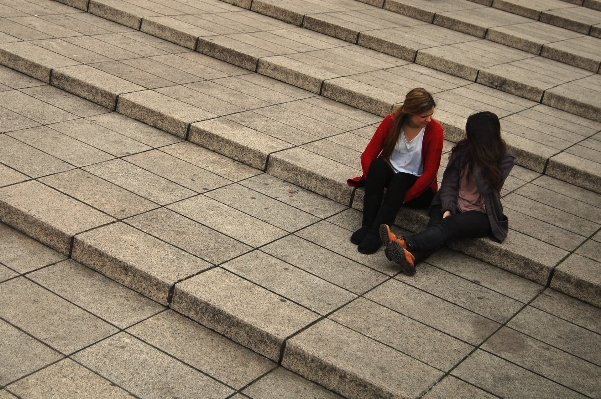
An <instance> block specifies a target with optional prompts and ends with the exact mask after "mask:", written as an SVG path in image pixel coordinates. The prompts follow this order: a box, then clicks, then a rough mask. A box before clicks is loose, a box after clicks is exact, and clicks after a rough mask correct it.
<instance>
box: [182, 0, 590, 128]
mask: <svg viewBox="0 0 601 399" xmlns="http://www.w3.org/2000/svg"><path fill="white" fill-rule="evenodd" d="M557 1H558V2H559V0H557ZM228 2H229V1H228ZM381 3H382V2H381V1H376V2H375V5H379V6H382V4H381ZM409 3H411V6H407V4H405V3H403V4H399V3H397V2H394V1H391V2H387V3H386V5H385V6H384V7H385V10H379V9H374V8H371V7H370V6H366V5H364V4H363V3H360V2H356V1H347V2H340V1H338V0H331V1H326V2H320V5H319V6H318V7H317V6H316V5H315V4H314V3H312V2H309V1H300V2H298V1H275V0H259V1H255V2H253V3H252V8H251V9H252V10H253V11H256V12H258V13H261V14H265V15H269V16H271V17H274V18H277V19H280V20H282V21H286V22H288V23H293V24H296V25H298V26H303V27H305V28H308V29H311V30H315V31H318V32H320V33H324V34H326V35H330V36H333V37H337V38H340V39H342V40H346V41H349V42H351V43H357V44H359V45H361V46H364V47H367V48H371V49H374V50H376V51H379V52H383V53H386V54H391V55H393V56H395V57H400V58H402V59H405V60H408V61H412V62H416V63H418V64H421V65H426V66H428V67H430V68H434V69H437V70H441V71H443V72H446V73H450V74H453V75H456V76H460V77H463V78H466V79H469V80H475V81H477V82H479V83H482V84H485V85H488V86H492V87H495V88H498V89H500V90H504V91H507V92H510V93H513V94H516V95H519V96H522V97H525V98H529V99H532V100H534V101H542V102H544V100H543V96H544V94H545V93H546V90H548V89H552V88H553V87H554V86H549V85H548V84H546V83H544V80H545V79H544V78H542V79H541V76H537V72H538V71H539V70H540V69H541V68H543V69H556V70H555V71H554V73H553V77H552V78H551V79H552V80H554V83H555V85H557V83H560V84H561V83H567V82H570V81H573V80H579V79H582V78H584V77H585V76H591V77H592V78H590V79H588V80H592V81H598V79H599V76H596V75H595V74H596V73H597V72H598V71H599V66H600V64H601V63H600V61H601V52H600V50H599V49H600V48H601V46H600V44H601V42H599V40H598V39H597V38H592V37H588V36H583V35H577V34H574V33H573V32H570V31H566V30H562V29H559V28H553V27H548V25H545V24H542V23H533V22H531V21H529V20H528V19H526V18H523V17H519V16H515V15H512V14H508V13H505V12H503V11H499V10H497V9H493V8H490V7H485V6H481V5H477V4H474V3H473V2H470V1H467V0H456V1H455V2H451V3H450V4H445V5H446V6H449V7H448V8H449V9H451V10H454V11H452V12H442V13H441V9H440V8H436V7H441V8H442V9H443V10H445V8H444V6H441V5H439V4H431V3H424V2H421V1H409ZM236 4H239V3H236ZM561 4H565V3H561ZM239 5H243V4H239ZM249 6H250V5H249ZM416 7H422V8H426V9H425V10H423V9H417V8H416ZM412 10H413V11H415V10H418V11H420V12H421V11H423V12H425V15H422V14H421V13H420V12H417V13H415V12H413V11H412ZM433 10H438V13H435V12H434V11H433ZM391 11H392V12H399V13H401V14H405V15H408V16H409V17H411V18H414V19H411V18H405V19H400V18H399V17H398V16H395V15H394V13H393V14H392V15H391V14H390V12H391ZM366 16H368V17H366ZM175 18H176V19H177V17H175ZM422 20H425V21H426V22H421V23H420V21H422ZM430 24H434V26H433V25H430ZM537 24H539V25H537ZM540 25H542V26H540ZM447 28H448V29H451V30H453V31H455V32H463V33H465V34H458V33H453V32H449V31H448V29H447ZM416 29H419V30H420V32H422V33H421V35H420V36H417V39H416V37H415V36H414V37H412V35H413V32H415V30H416ZM470 36H475V37H478V38H481V39H474V38H473V37H470ZM535 36H536V37H535ZM484 38H486V39H484ZM490 41H493V42H496V43H501V44H502V45H494V44H492V43H490ZM508 47H512V48H516V49H519V50H523V51H515V50H511V49H509V48H508ZM533 54H534V55H535V57H533V56H532V55H533ZM538 55H541V56H542V57H543V58H546V59H552V60H556V61H559V62H561V63H566V64H569V65H573V66H576V67H578V68H582V69H584V70H586V71H589V72H592V73H589V74H586V73H585V74H584V75H580V74H581V73H583V72H584V71H582V70H580V71H579V69H578V68H577V69H571V68H563V67H561V66H560V65H555V66H554V63H548V64H547V65H545V66H543V65H540V63H541V62H543V63H544V61H540V60H539V59H538V58H539V57H537V56H538ZM558 74H559V75H562V77H559V76H558ZM562 79H566V80H565V81H563V80H562ZM597 84H598V82H597V83H593V85H597ZM518 87H519V88H518ZM535 88H536V89H535ZM533 89H534V91H533ZM551 92H552V91H551ZM551 92H549V93H551ZM535 93H536V94H535ZM549 95H552V94H549ZM560 108H562V107H561V106H560ZM562 109H566V108H562ZM579 115H583V116H586V114H584V113H580V114H579ZM586 117H592V118H596V117H595V116H592V113H591V114H589V116H586Z"/></svg>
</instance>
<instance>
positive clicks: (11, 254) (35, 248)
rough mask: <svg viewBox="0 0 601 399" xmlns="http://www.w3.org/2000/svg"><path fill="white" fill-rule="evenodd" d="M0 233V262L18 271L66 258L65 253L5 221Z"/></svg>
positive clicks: (0, 225)
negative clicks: (43, 243) (0, 236)
mask: <svg viewBox="0 0 601 399" xmlns="http://www.w3.org/2000/svg"><path fill="white" fill-rule="evenodd" d="M0 234H1V235H2V241H1V242H0V262H1V263H2V264H4V265H5V266H8V267H10V268H11V269H12V270H14V271H16V272H18V273H27V272H30V271H32V270H35V269H38V268H42V267H44V266H48V265H50V264H53V263H55V262H59V261H61V260H63V259H65V256H64V255H61V254H59V253H58V252H56V251H54V250H52V249H50V248H48V247H45V246H44V245H42V244H40V243H39V242H38V241H35V240H33V239H31V238H29V237H27V236H26V235H25V234H22V233H19V232H18V231H16V230H14V229H12V228H10V227H8V226H7V225H5V224H3V223H0Z"/></svg>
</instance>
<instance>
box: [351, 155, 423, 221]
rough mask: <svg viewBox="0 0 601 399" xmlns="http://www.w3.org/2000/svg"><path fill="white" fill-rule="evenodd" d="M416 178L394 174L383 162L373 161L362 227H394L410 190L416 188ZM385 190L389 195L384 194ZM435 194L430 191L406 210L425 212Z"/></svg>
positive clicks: (368, 175)
mask: <svg viewBox="0 0 601 399" xmlns="http://www.w3.org/2000/svg"><path fill="white" fill-rule="evenodd" d="M417 178H418V177H417V176H415V175H412V174H410V173H403V172H399V173H397V172H395V171H394V170H393V169H392V167H391V166H390V165H389V164H388V163H387V162H386V161H384V160H383V159H382V158H377V159H375V160H374V161H372V163H371V165H370V166H369V172H368V174H367V179H366V181H365V198H364V200H363V223H362V225H363V226H374V228H375V229H376V230H377V229H378V228H379V227H380V224H389V225H390V224H392V223H394V219H395V218H396V214H397V213H398V211H399V210H400V209H401V205H403V201H404V200H405V194H406V193H407V190H409V189H410V188H411V186H413V185H414V184H415V181H416V180H417ZM384 188H386V194H384ZM433 197H434V193H433V192H432V189H430V188H428V189H427V190H426V191H425V192H424V193H423V194H422V195H420V196H419V197H417V198H415V199H413V200H411V201H409V202H408V203H406V204H405V205H406V206H410V207H421V208H425V207H427V206H428V205H430V202H432V198H433Z"/></svg>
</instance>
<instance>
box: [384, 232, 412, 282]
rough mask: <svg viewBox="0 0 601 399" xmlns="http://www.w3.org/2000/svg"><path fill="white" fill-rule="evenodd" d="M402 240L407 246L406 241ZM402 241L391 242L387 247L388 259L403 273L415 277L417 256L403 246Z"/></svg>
mask: <svg viewBox="0 0 601 399" xmlns="http://www.w3.org/2000/svg"><path fill="white" fill-rule="evenodd" d="M400 240H402V242H403V244H405V240H403V239H402V238H401V239H400ZM400 240H396V241H391V242H390V243H389V244H388V245H387V246H386V257H387V258H388V259H389V260H391V261H393V262H395V263H397V264H398V265H399V266H400V267H401V271H402V272H403V273H405V274H407V275H409V276H413V275H414V274H415V256H413V254H412V253H411V252H409V251H408V250H407V249H406V248H405V247H404V246H403V245H402V244H401V242H400Z"/></svg>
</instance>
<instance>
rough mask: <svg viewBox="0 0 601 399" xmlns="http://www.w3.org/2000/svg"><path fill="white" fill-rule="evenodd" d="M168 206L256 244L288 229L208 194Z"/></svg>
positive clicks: (233, 236) (283, 233)
mask: <svg viewBox="0 0 601 399" xmlns="http://www.w3.org/2000/svg"><path fill="white" fill-rule="evenodd" d="M168 208H169V209H170V210H172V211H175V212H177V213H179V214H181V215H183V216H186V217H188V218H190V219H192V220H195V221H197V222H199V223H202V224H204V225H205V226H208V227H210V228H212V229H214V230H216V231H218V232H220V233H223V234H225V235H227V236H230V237H232V238H234V239H236V240H239V241H241V242H243V243H245V244H247V245H251V246H254V247H257V246H262V245H265V244H267V243H269V242H271V241H273V240H275V239H278V238H280V237H283V236H285V235H287V234H288V233H287V232H286V231H285V230H282V229H280V228H278V227H276V226H273V225H272V224H269V223H267V222H264V221H262V220H259V219H257V218H255V217H253V216H251V215H248V214H246V213H244V212H241V211H239V210H237V209H235V208H232V207H230V206H228V205H226V204H224V203H222V202H219V201H217V200H214V199H212V198H209V197H207V196H205V195H198V196H195V197H192V198H189V199H186V200H183V201H179V202H177V203H174V204H171V205H169V206H168Z"/></svg>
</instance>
